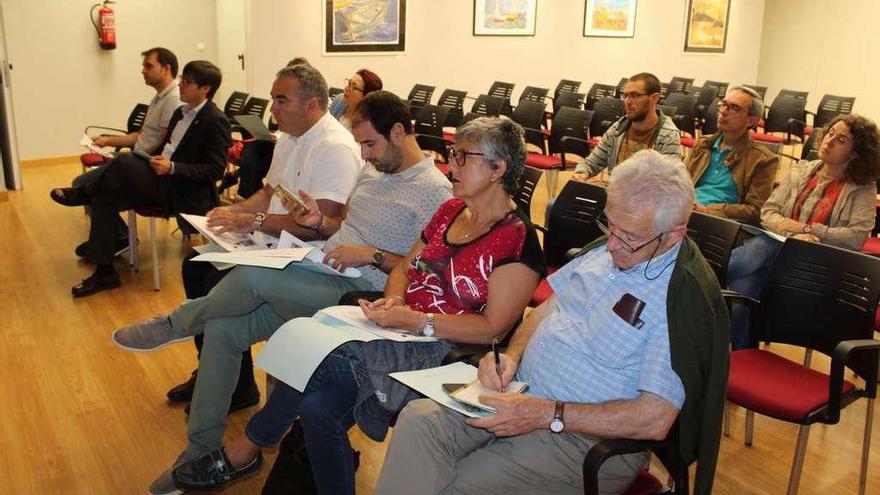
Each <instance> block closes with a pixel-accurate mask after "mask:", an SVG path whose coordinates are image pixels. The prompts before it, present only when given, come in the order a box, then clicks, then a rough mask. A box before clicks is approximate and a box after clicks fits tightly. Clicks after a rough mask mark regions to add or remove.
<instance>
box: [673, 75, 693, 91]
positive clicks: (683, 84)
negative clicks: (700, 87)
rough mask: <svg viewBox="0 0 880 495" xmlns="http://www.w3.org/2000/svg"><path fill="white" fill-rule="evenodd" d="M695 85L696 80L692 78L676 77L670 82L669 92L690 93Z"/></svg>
mask: <svg viewBox="0 0 880 495" xmlns="http://www.w3.org/2000/svg"><path fill="white" fill-rule="evenodd" d="M693 85H694V78H692V77H678V76H674V77H673V78H672V79H671V80H670V81H669V92H670V93H690V90H691V86H693Z"/></svg>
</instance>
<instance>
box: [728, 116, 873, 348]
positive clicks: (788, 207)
mask: <svg viewBox="0 0 880 495" xmlns="http://www.w3.org/2000/svg"><path fill="white" fill-rule="evenodd" d="M823 132H824V133H823V135H822V141H821V144H820V145H819V159H818V160H813V161H806V160H801V161H800V162H798V163H797V164H795V165H794V166H793V167H792V168H791V170H790V171H789V173H788V176H787V177H786V178H785V179H784V180H783V181H782V183H781V184H780V185H779V187H777V188H776V189H775V190H774V191H773V192H772V193H771V194H770V198H768V199H767V202H766V203H764V207H763V208H762V209H761V226H762V227H764V228H765V229H767V230H768V231H770V232H773V233H775V234H779V235H781V236H784V237H792V238H794V239H800V240H803V241H808V242H821V243H824V244H829V245H832V246H837V247H840V248H844V249H852V250H858V249H859V248H861V247H862V244H864V243H865V240H866V239H867V238H868V235H870V233H871V229H872V228H873V227H874V219H875V217H876V215H877V210H876V206H875V203H876V197H877V186H876V182H875V181H876V180H877V179H878V178H880V134H878V130H877V126H876V125H875V124H874V122H872V121H871V120H869V119H867V118H865V117H862V116H860V115H840V116H838V117H836V118H835V119H834V120H832V121H831V122H829V123H828V125H826V126H825V129H824V131H823ZM781 247H782V243H781V242H779V241H778V240H776V239H772V238H771V237H769V236H767V235H758V236H755V237H753V238H751V239H749V240H747V241H746V242H745V243H743V245H742V246H740V247H738V248H736V249H734V250H733V253H731V255H730V264H729V266H728V269H727V285H728V287H729V288H730V289H733V290H735V291H737V292H739V293H741V294H745V295H747V296H751V297H754V298H757V297H759V296H760V294H761V289H762V288H763V286H764V280H765V279H766V277H767V272H768V270H769V268H770V265H771V264H772V263H773V259H774V258H775V257H776V254H777V253H778V252H779V249H780V248H781ZM748 317H749V310H748V309H747V308H745V307H743V306H741V305H736V306H735V307H734V312H733V332H734V339H733V346H734V348H735V349H739V348H742V347H746V346H747V345H748V344H749V339H748Z"/></svg>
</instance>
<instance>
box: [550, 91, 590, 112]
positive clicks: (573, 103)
mask: <svg viewBox="0 0 880 495" xmlns="http://www.w3.org/2000/svg"><path fill="white" fill-rule="evenodd" d="M586 98H587V95H585V94H583V93H569V92H565V91H564V92H562V93H559V95H557V96H556V98H554V99H553V114H554V115H555V114H556V113H557V112H559V109H560V108H562V107H570V108H583V106H584V100H585V99H586Z"/></svg>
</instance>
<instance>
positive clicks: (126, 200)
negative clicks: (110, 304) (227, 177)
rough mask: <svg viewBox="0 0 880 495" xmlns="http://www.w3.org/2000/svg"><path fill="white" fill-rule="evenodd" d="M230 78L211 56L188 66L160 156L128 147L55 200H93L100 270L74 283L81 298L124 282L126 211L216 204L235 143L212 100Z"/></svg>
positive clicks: (188, 209)
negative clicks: (121, 232) (118, 258)
mask: <svg viewBox="0 0 880 495" xmlns="http://www.w3.org/2000/svg"><path fill="white" fill-rule="evenodd" d="M221 79H222V76H221V73H220V69H219V68H218V67H217V66H215V65H214V64H212V63H211V62H207V61H203V60H196V61H193V62H190V63H188V64H186V66H185V67H184V68H183V75H182V76H181V78H180V99H181V100H182V101H183V102H184V103H185V104H186V105H184V106H182V107H180V108H178V109H177V110H176V111H175V112H174V115H173V116H172V118H171V122H170V123H169V127H168V131H167V132H166V134H165V138H164V141H162V143H160V145H159V146H158V147H157V148H156V149H157V151H159V154H158V155H155V156H152V157H150V158H149V160H148V159H147V158H144V157H142V156H139V155H135V154H132V153H126V154H122V155H120V156H118V157H117V158H116V159H114V160H113V162H112V166H108V167H106V168H104V169H103V170H102V172H101V174H100V178H98V180H97V181H95V182H94V183H91V184H88V185H87V186H86V187H71V188H64V189H60V190H59V191H58V194H57V195H56V194H53V199H55V200H56V201H57V202H59V203H61V204H63V205H67V206H82V205H91V206H92V222H91V226H90V230H89V241H88V242H89V252H90V255H91V257H92V259H93V261H94V262H95V264H96V265H97V267H96V268H95V272H94V273H93V274H92V275H91V276H89V277H88V278H86V279H85V280H83V281H82V282H80V283H79V284H77V285H75V286H74V287H73V288H72V289H71V293H72V294H73V296H74V297H82V296H88V295H91V294H94V293H96V292H99V291H102V290H106V289H112V288H115V287H119V285H120V284H121V281H120V279H119V275H118V274H117V273H116V271H115V270H114V269H113V264H112V263H113V256H114V253H115V252H116V248H115V244H116V243H115V240H116V223H115V222H116V219H117V218H118V212H120V211H122V210H129V209H132V208H135V207H138V206H144V205H160V206H162V207H164V208H165V211H166V213H167V214H168V215H174V214H178V213H194V214H204V213H205V212H206V211H208V210H209V209H210V208H211V207H212V206H213V204H214V202H215V197H216V187H215V185H214V183H215V182H216V181H218V180H220V178H221V177H223V171H224V169H225V168H226V151H227V149H228V148H229V144H230V142H231V138H230V135H229V134H230V127H229V121H228V120H226V116H225V115H224V114H223V111H221V110H220V109H219V108H217V105H215V104H214V102H213V101H211V98H213V96H214V93H216V91H217V88H219V87H220V81H221Z"/></svg>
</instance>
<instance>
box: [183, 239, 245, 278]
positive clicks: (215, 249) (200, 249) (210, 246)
mask: <svg viewBox="0 0 880 495" xmlns="http://www.w3.org/2000/svg"><path fill="white" fill-rule="evenodd" d="M193 249H194V250H195V251H196V252H197V253H199V254H208V253H225V252H226V250H225V249H223V248H222V247H220V246H218V245H217V244H214V243H213V242H208V243H205V244H200V245H198V246H193ZM211 264H212V265H214V268H216V269H218V270H220V271H221V272H222V271H223V270H229V269H230V268H232V267H234V266H235V264H233V263H221V262H219V261H212V262H211Z"/></svg>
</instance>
